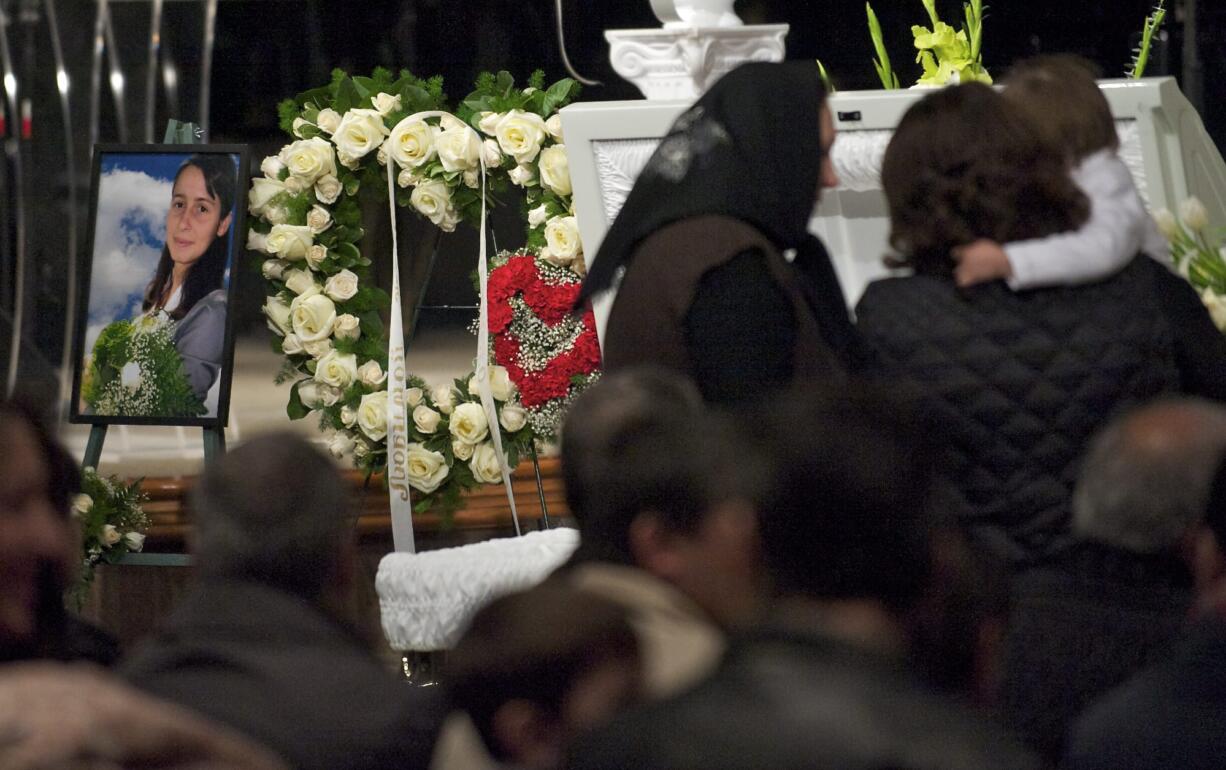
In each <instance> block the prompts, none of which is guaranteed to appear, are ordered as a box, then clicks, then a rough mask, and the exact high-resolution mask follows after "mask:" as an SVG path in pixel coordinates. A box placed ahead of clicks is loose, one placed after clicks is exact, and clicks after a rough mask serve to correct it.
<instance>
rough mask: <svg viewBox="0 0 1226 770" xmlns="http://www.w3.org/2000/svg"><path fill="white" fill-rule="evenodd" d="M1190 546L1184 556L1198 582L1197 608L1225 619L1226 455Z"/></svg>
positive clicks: (1210, 489) (1221, 461) (1215, 474)
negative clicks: (1202, 518)
mask: <svg viewBox="0 0 1226 770" xmlns="http://www.w3.org/2000/svg"><path fill="white" fill-rule="evenodd" d="M1187 546H1188V547H1186V548H1185V550H1184V555H1185V557H1186V558H1187V560H1188V566H1189V568H1190V569H1191V570H1192V573H1193V575H1194V577H1195V579H1196V591H1197V604H1198V609H1199V610H1200V611H1201V612H1202V613H1206V614H1212V615H1216V616H1217V617H1219V618H1222V617H1226V455H1224V456H1222V457H1221V458H1219V461H1218V463H1217V465H1216V466H1215V468H1214V471H1213V480H1212V482H1211V483H1210V485H1209V494H1208V495H1207V501H1206V505H1205V514H1204V520H1203V522H1202V523H1201V526H1200V527H1199V528H1198V530H1197V531H1196V532H1195V533H1193V536H1192V537H1191V538H1190V541H1189V543H1188V544H1187Z"/></svg>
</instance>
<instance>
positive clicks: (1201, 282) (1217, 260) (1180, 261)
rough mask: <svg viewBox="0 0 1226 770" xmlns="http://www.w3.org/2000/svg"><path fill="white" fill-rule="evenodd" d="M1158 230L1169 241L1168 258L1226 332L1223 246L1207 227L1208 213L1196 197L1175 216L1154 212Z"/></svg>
mask: <svg viewBox="0 0 1226 770" xmlns="http://www.w3.org/2000/svg"><path fill="white" fill-rule="evenodd" d="M1154 221H1155V222H1157V224H1158V229H1159V230H1161V231H1162V234H1163V235H1164V236H1166V239H1167V240H1168V241H1170V244H1171V259H1172V260H1173V261H1174V263H1175V268H1176V269H1177V270H1179V272H1180V274H1181V275H1183V276H1184V277H1185V278H1187V279H1188V282H1189V283H1191V284H1192V286H1193V287H1195V288H1196V289H1197V290H1198V291H1199V292H1200V298H1201V301H1202V302H1204V303H1205V307H1206V308H1208V309H1209V314H1210V315H1211V316H1212V317H1213V323H1214V324H1215V325H1216V326H1217V327H1218V328H1219V329H1221V330H1222V331H1223V332H1226V245H1223V240H1224V238H1223V235H1222V233H1220V232H1216V233H1215V232H1213V231H1212V230H1211V228H1210V227H1209V213H1208V212H1207V211H1206V210H1205V206H1204V204H1203V203H1201V202H1200V200H1198V199H1197V198H1188V199H1187V200H1185V201H1184V202H1183V203H1181V204H1180V205H1179V216H1178V217H1176V216H1175V215H1174V214H1172V213H1171V212H1170V211H1168V210H1166V209H1159V210H1158V211H1156V212H1154Z"/></svg>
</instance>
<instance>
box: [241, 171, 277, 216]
mask: <svg viewBox="0 0 1226 770" xmlns="http://www.w3.org/2000/svg"><path fill="white" fill-rule="evenodd" d="M283 192H285V182H282V181H279V180H277V179H268V178H265V177H260V178H258V179H253V180H251V190H250V191H249V192H248V193H247V210H248V211H250V212H251V213H252V214H254V215H256V216H257V217H258V216H259V215H260V214H262V213H264V209H266V208H267V207H268V202H269V201H271V200H272V199H273V198H275V197H277V196H278V195H280V194H281V193H283Z"/></svg>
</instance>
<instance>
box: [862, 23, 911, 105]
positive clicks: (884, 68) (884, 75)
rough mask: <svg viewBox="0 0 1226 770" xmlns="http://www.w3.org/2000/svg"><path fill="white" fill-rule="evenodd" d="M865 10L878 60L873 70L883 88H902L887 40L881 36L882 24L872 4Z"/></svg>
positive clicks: (875, 60)
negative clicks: (891, 60)
mask: <svg viewBox="0 0 1226 770" xmlns="http://www.w3.org/2000/svg"><path fill="white" fill-rule="evenodd" d="M864 8H865V10H866V11H867V13H868V33H869V36H870V37H871V38H872V40H873V50H875V51H876V52H877V58H876V59H874V60H873V69H875V70H877V77H878V78H880V80H881V87H882V88H885V89H887V90H891V89H896V88H901V87H902V86H901V85H900V84H899V82H898V75H897V74H895V72H894V70H893V68H892V67H891V66H890V54H889V52H888V51H887V50H886V47H885V38H884V37H883V36H882V34H881V23H880V22H879V21H877V14H876V13H874V12H873V5H872V3H865V4H864Z"/></svg>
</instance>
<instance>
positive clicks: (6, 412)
mask: <svg viewBox="0 0 1226 770" xmlns="http://www.w3.org/2000/svg"><path fill="white" fill-rule="evenodd" d="M10 420H12V421H15V422H22V423H25V424H26V425H27V426H28V427H29V428H30V431H31V432H32V433H33V434H34V440H35V441H36V442H37V443H38V448H39V450H40V452H41V453H42V456H43V462H45V463H46V464H47V499H48V501H50V503H51V505H52V507H54V508H55V510H56V512H57V513H59V514H61V515H62V516H63V517H64V518H67V517H68V507H69V505H70V504H71V503H72V498H73V496H74V495H76V494H77V493H78V492H80V491H81V471H80V469H79V468H78V467H77V462H76V460H74V459H73V458H72V455H70V454H68V451H67V450H66V449H64V447H63V446H62V445H60V443H59V442H58V441H57V440H56V439H55V436H54V435H53V434H52V433H51V431H50V429H48V427H47V422H46V421H45V420H44V419H43V417H42V415H41V414H39V412H38V410H36V409H35V408H34V407H33V406H32V405H30V404H29V403H28V402H26V401H23V400H20V399H15V400H10V401H3V400H0V423H5V422H8V421H10Z"/></svg>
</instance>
